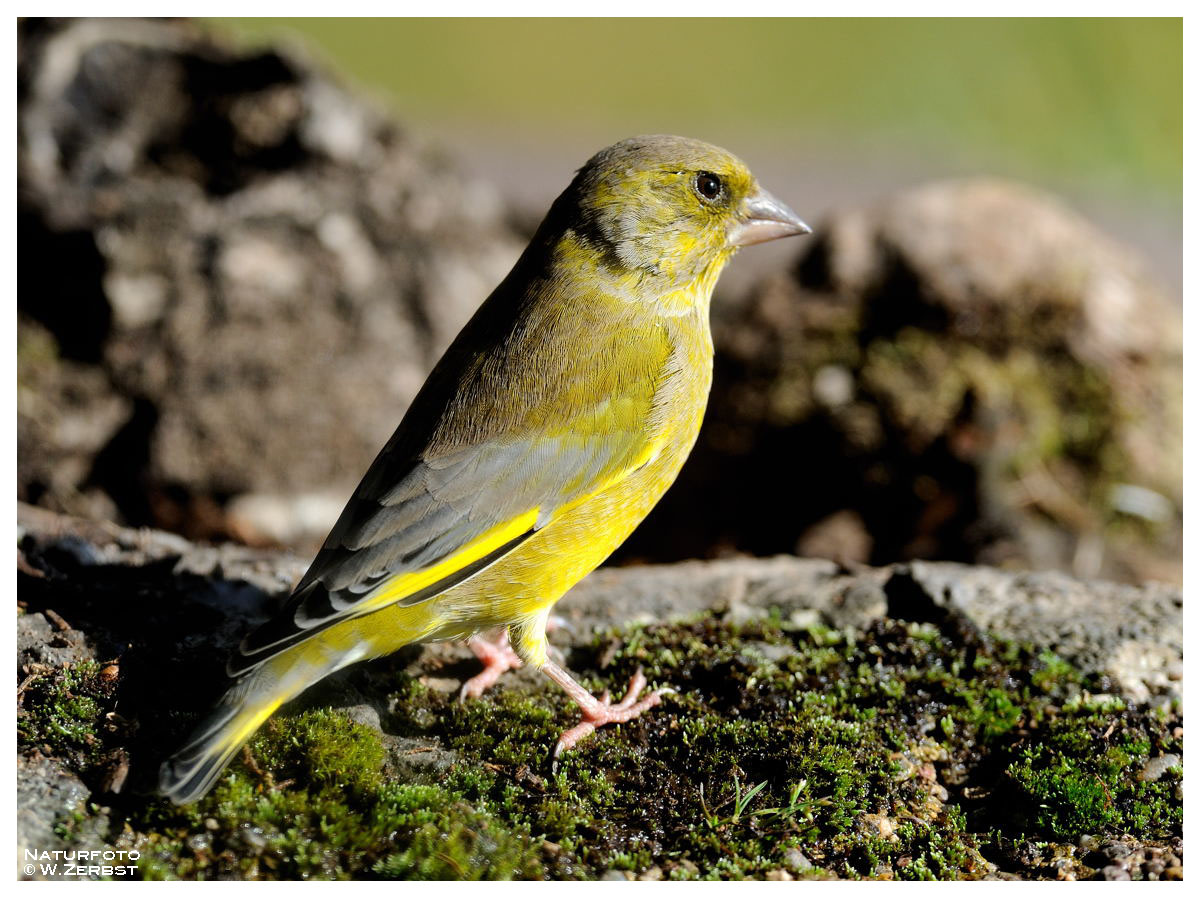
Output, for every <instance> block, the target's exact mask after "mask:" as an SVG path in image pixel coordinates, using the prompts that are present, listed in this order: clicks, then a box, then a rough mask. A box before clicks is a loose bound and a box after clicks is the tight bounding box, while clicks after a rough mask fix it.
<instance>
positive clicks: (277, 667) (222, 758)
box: [158, 655, 341, 804]
mask: <svg viewBox="0 0 1200 898" xmlns="http://www.w3.org/2000/svg"><path fill="white" fill-rule="evenodd" d="M285 659H286V660H285ZM339 666H341V665H339V664H336V663H332V662H329V663H319V662H318V663H314V662H313V661H310V660H308V659H303V658H299V659H298V658H295V657H294V656H293V657H291V658H288V656H287V655H284V656H281V657H279V658H276V659H272V660H271V661H268V662H267V663H265V664H263V665H262V666H261V667H258V668H256V669H255V670H253V671H250V672H249V673H247V674H246V675H245V676H244V677H243V678H242V679H241V680H240V681H239V682H238V683H236V684H235V685H234V686H233V687H232V688H231V689H230V690H229V691H228V692H226V693H225V695H224V696H223V697H222V698H221V700H220V702H218V703H217V707H216V708H215V709H213V712H212V713H211V714H210V715H209V716H208V717H206V718H205V719H204V720H203V722H201V724H200V725H199V726H198V727H197V728H196V729H195V731H194V732H193V733H192V735H191V737H190V738H189V739H188V741H187V744H186V745H184V746H183V747H182V748H181V749H179V751H177V752H176V753H175V754H174V755H172V756H171V757H170V758H168V759H167V760H166V761H164V762H163V764H162V767H160V768H159V772H158V791H159V793H160V794H162V795H165V796H166V797H167V798H170V799H171V801H173V802H175V804H188V803H189V802H193V801H196V800H197V799H199V798H203V797H204V795H205V794H207V793H208V791H209V789H211V788H212V787H213V784H214V783H215V782H216V781H217V777H219V776H220V775H221V771H223V770H224V769H225V766H226V765H227V764H228V763H229V762H230V761H231V760H232V759H233V756H234V754H235V753H236V752H237V750H238V749H239V748H241V747H242V746H243V745H244V744H245V743H246V742H247V740H249V739H250V737H251V736H253V735H254V734H255V732H257V730H258V728H259V727H260V726H262V725H263V723H265V722H266V720H267V718H268V717H270V716H271V715H272V714H273V713H275V710H276V709H277V708H278V707H279V706H280V705H282V704H283V703H284V702H286V701H288V700H289V699H291V698H293V697H295V696H296V695H298V694H299V693H300V692H302V691H303V690H304V689H306V688H307V687H308V686H309V685H311V684H313V683H315V682H316V681H317V680H319V679H321V678H322V677H324V676H325V675H326V674H328V673H331V672H332V671H333V670H334V669H336V668H337V667H339Z"/></svg>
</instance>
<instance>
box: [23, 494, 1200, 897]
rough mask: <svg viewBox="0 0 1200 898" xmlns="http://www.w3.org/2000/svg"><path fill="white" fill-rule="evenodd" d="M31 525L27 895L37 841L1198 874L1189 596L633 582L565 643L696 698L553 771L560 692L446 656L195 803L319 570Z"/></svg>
mask: <svg viewBox="0 0 1200 898" xmlns="http://www.w3.org/2000/svg"><path fill="white" fill-rule="evenodd" d="M18 525H19V528H18V537H19V551H18V571H19V572H18V602H19V610H18V619H17V633H18V659H17V668H18V671H17V675H18V712H17V713H18V858H19V863H20V864H21V867H22V870H23V871H24V872H23V873H22V874H21V875H24V876H25V877H26V878H29V876H30V873H29V870H28V869H25V863H26V862H25V861H24V860H23V859H24V858H25V856H26V851H27V850H29V851H33V852H35V853H38V854H40V853H42V852H53V851H84V850H97V849H99V850H105V849H108V850H111V851H114V852H117V851H123V852H126V855H124V857H132V856H133V853H134V852H136V854H137V858H136V863H135V864H134V866H135V867H136V869H135V870H132V871H128V872H129V873H130V874H131V875H135V876H140V877H142V878H183V879H200V878H204V879H213V878H223V879H231V878H259V879H268V878H278V879H295V878H313V879H325V878H367V877H371V878H378V877H383V878H388V877H402V878H510V877H521V878H629V879H633V878H641V879H655V878H670V879H689V878H742V877H753V878H768V879H790V878H802V877H804V878H835V877H836V878H885V879H887V878H993V879H994V878H1021V879H1077V878H1078V879H1082V878H1106V879H1128V878H1133V879H1174V878H1181V877H1182V872H1183V867H1182V856H1183V844H1182V754H1183V751H1182V745H1183V719H1182V710H1181V689H1182V675H1181V670H1182V668H1181V659H1182V595H1181V592H1180V591H1179V589H1178V588H1176V587H1172V586H1165V585H1157V584H1146V585H1142V586H1131V585H1118V584H1113V583H1105V582H1083V581H1079V580H1076V579H1072V578H1070V577H1067V576H1064V575H1061V574H1055V573H1028V572H1011V571H1004V570H997V569H991V568H982V567H971V566H966V565H958V564H944V563H923V562H918V563H911V564H906V565H894V566H890V567H881V568H870V567H846V566H841V565H838V564H834V563H832V562H828V561H822V560H814V559H801V558H791V557H777V558H771V559H761V560H751V559H734V560H725V561H714V562H703V563H702V562H692V563H683V564H677V565H668V566H647V567H629V568H608V569H603V570H601V571H598V572H596V573H595V574H593V575H592V576H591V577H590V578H588V579H587V580H586V581H585V582H584V583H582V584H580V586H579V587H577V588H576V589H575V590H574V591H572V593H570V594H569V595H568V597H567V598H566V599H564V601H563V602H562V603H561V604H560V605H559V606H558V610H559V611H560V612H561V614H562V616H563V618H564V621H565V626H563V627H561V628H559V629H558V630H556V631H555V632H554V634H553V635H552V641H554V643H555V644H556V646H557V648H558V650H559V651H561V652H562V653H563V655H564V656H565V658H566V660H567V663H568V664H569V665H570V666H571V667H572V668H573V669H574V670H575V671H576V672H577V673H578V674H579V675H580V676H581V678H582V680H583V682H584V683H585V684H586V685H587V686H588V687H589V688H592V689H595V690H597V691H599V690H601V689H604V688H608V687H611V688H613V689H614V690H619V689H621V688H622V684H623V682H624V681H625V680H626V679H627V678H628V677H629V676H630V675H631V674H632V672H633V671H634V670H635V669H636V668H637V667H641V668H643V670H644V671H645V672H646V675H647V676H648V677H649V679H650V681H651V684H652V685H654V686H657V687H669V688H670V689H671V690H673V693H672V694H671V695H669V696H668V697H667V698H666V699H665V700H664V703H663V705H662V706H661V707H660V708H658V709H655V711H654V712H653V713H651V714H649V715H647V716H646V717H644V718H642V719H639V720H637V721H634V722H631V723H629V724H625V725H622V726H620V727H613V728H609V729H606V730H603V731H601V732H600V733H598V734H597V735H595V736H593V737H592V738H591V739H590V740H589V741H588V742H585V743H584V744H583V745H581V746H580V748H579V749H578V750H577V751H575V752H573V753H571V754H570V755H568V756H566V757H565V758H564V759H563V760H562V762H561V763H560V764H559V765H558V766H557V768H556V769H552V767H551V764H550V758H549V749H550V746H551V745H552V744H553V742H554V739H555V737H556V735H557V733H558V732H559V731H561V730H562V729H563V728H564V727H565V726H568V725H569V724H570V722H571V721H572V720H573V717H574V714H575V712H574V710H573V708H572V707H571V706H570V703H569V702H568V701H567V700H566V698H565V697H564V696H563V695H561V694H560V693H559V692H558V691H556V690H555V689H554V688H553V687H552V686H550V685H549V684H548V683H547V682H544V681H543V678H540V677H538V676H537V675H536V674H533V673H532V672H529V671H519V672H517V673H516V674H512V675H509V678H508V679H506V680H504V681H502V683H501V684H500V685H499V686H498V687H497V688H496V689H495V690H494V692H493V693H491V694H489V695H488V696H486V697H485V698H484V699H481V700H479V701H474V702H468V703H466V704H459V703H458V702H457V700H456V694H457V690H458V687H459V686H460V684H461V682H462V681H463V679H464V678H466V677H468V676H470V675H471V673H473V671H474V669H475V668H474V665H473V662H472V661H471V660H470V659H469V656H468V653H466V652H465V651H464V650H463V649H461V647H457V646H428V647H424V648H420V649H416V648H414V649H410V650H405V651H402V652H400V653H398V654H397V655H396V656H393V657H392V658H389V659H384V660H382V661H378V662H372V663H370V664H365V665H360V666H358V667H356V668H353V669H351V670H348V671H346V672H344V673H343V674H341V675H339V676H337V677H335V678H333V679H332V680H330V681H327V682H325V683H323V684H321V685H320V686H318V687H316V688H315V689H313V690H311V691H310V692H309V693H308V694H306V695H305V696H303V697H302V698H301V699H300V700H298V701H297V702H295V703H293V704H292V705H290V706H288V707H287V708H285V709H284V711H283V712H281V713H280V714H278V715H276V718H275V719H274V720H272V721H271V722H270V723H268V725H267V726H266V727H264V729H263V731H262V732H261V733H260V734H259V735H258V736H257V737H256V738H255V739H254V740H253V742H252V743H251V745H250V746H249V747H248V749H247V750H246V751H245V752H244V753H243V755H242V757H241V758H240V759H239V760H238V761H237V762H235V764H234V765H233V767H231V769H230V771H229V772H228V773H227V774H226V775H225V776H224V777H223V779H222V781H221V782H220V784H219V786H218V787H217V789H216V790H215V791H214V792H213V794H211V795H210V796H208V797H207V798H206V799H204V800H203V801H202V802H200V803H198V804H196V805H194V806H190V807H186V808H175V807H173V806H170V805H167V804H164V803H163V802H162V801H160V800H159V799H157V798H155V797H153V796H152V795H151V794H150V791H149V786H150V784H151V783H152V780H153V771H154V769H155V768H156V766H157V764H158V762H159V761H160V760H161V758H162V757H163V756H164V755H165V754H167V753H169V751H170V750H171V749H172V748H173V747H174V746H175V745H176V744H177V742H178V741H179V740H180V739H181V738H182V737H183V735H184V733H185V731H186V730H187V729H188V728H189V726H190V725H191V724H193V723H194V722H195V719H196V718H197V716H198V715H199V714H200V713H201V712H202V711H203V710H204V708H205V707H206V705H207V704H208V703H209V702H210V701H212V699H213V698H214V697H215V695H216V694H217V693H218V692H220V690H221V688H222V685H223V683H222V674H221V668H222V667H223V662H224V656H225V654H226V653H227V652H228V651H229V649H230V648H231V647H232V645H233V644H234V643H235V642H236V641H237V639H238V638H240V635H241V634H242V633H243V632H244V631H245V629H246V628H248V627H249V626H251V625H253V624H254V623H256V622H257V621H259V620H261V619H263V618H264V617H265V616H266V615H267V614H269V613H270V611H271V609H272V608H273V607H274V606H275V604H276V603H278V602H279V601H281V600H282V598H283V597H284V596H285V595H286V593H287V590H288V587H289V585H290V584H291V583H292V582H293V581H294V579H295V578H296V577H297V576H298V575H299V574H300V573H301V572H302V569H303V566H304V563H303V561H302V560H301V559H298V558H296V557H295V556H291V555H288V554H284V553H276V552H269V551H262V550H253V549H247V548H242V547H236V546H219V547H212V546H204V545H198V544H193V543H190V542H187V541H185V540H183V539H181V538H180V537H178V536H174V535H170V534H166V533H162V532H157V531H150V530H129V529H123V528H119V527H116V526H111V525H105V524H99V523H95V522H87V521H82V520H79V519H75V518H68V517H63V516H59V515H56V514H53V513H51V512H48V511H45V510H42V509H37V508H33V507H30V506H25V505H19V506H18ZM29 869H34V868H29ZM61 873H62V871H61V870H59V871H58V874H57V875H61ZM50 875H53V874H51V873H49V872H48V871H47V872H45V873H43V871H42V869H41V866H40V865H39V866H38V867H37V872H35V873H34V874H33V876H34V877H36V878H42V877H43V876H50ZM101 875H103V874H101ZM117 875H119V874H117Z"/></svg>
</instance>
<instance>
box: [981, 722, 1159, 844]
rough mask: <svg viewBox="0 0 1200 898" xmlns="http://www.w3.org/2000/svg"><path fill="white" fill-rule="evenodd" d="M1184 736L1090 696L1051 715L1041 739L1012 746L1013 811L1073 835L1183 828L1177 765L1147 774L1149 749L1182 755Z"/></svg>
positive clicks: (1054, 832)
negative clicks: (1158, 774) (1155, 776)
mask: <svg viewBox="0 0 1200 898" xmlns="http://www.w3.org/2000/svg"><path fill="white" fill-rule="evenodd" d="M1182 750H1183V746H1182V740H1181V739H1179V738H1176V737H1174V736H1172V735H1170V734H1169V732H1168V731H1166V730H1164V729H1163V728H1161V727H1160V726H1156V725H1155V724H1154V721H1153V718H1152V717H1145V716H1142V715H1138V714H1131V713H1130V712H1129V711H1128V710H1127V709H1126V708H1125V707H1124V706H1123V705H1120V704H1118V705H1117V706H1116V707H1114V704H1113V703H1112V702H1085V703H1080V704H1077V705H1075V706H1074V707H1073V708H1071V709H1069V710H1066V711H1065V712H1064V713H1063V714H1062V716H1060V717H1057V718H1055V719H1053V720H1051V721H1049V723H1048V725H1047V726H1046V728H1045V732H1044V733H1040V734H1039V735H1038V738H1037V740H1036V741H1034V740H1025V741H1023V742H1022V743H1018V744H1017V745H1015V746H1013V747H1012V748H1010V749H1009V751H1008V755H1009V756H1010V757H1011V761H1010V763H1009V764H1008V765H1007V767H1006V769H1005V775H1006V777H1007V778H1008V781H1009V782H1010V783H1011V784H1012V785H1013V786H1015V787H1016V788H1015V789H1014V790H1013V793H1012V794H1013V798H1014V799H1015V814H1016V816H1017V818H1018V820H1019V822H1021V823H1023V824H1024V825H1026V826H1027V827H1029V828H1030V829H1031V830H1032V831H1033V832H1035V833H1037V834H1038V835H1042V836H1045V837H1050V838H1057V839H1063V838H1066V839H1071V838H1075V837H1078V836H1080V835H1085V834H1094V833H1096V832H1111V833H1119V832H1134V833H1139V834H1141V835H1143V836H1144V837H1145V836H1150V837H1153V836H1158V837H1165V836H1168V835H1171V834H1173V833H1175V832H1178V831H1179V830H1180V828H1181V827H1182V823H1183V809H1182V805H1181V802H1180V800H1179V798H1178V797H1177V796H1176V789H1177V787H1178V785H1179V782H1180V771H1179V770H1176V771H1170V770H1168V771H1167V772H1165V773H1164V774H1163V775H1162V776H1161V777H1160V778H1159V779H1157V780H1155V781H1146V780H1144V779H1143V778H1142V776H1141V771H1142V769H1143V767H1144V765H1145V764H1146V762H1147V761H1148V760H1150V758H1151V757H1152V756H1159V755H1164V754H1176V753H1178V754H1180V755H1182Z"/></svg>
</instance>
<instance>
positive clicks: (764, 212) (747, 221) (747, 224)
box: [729, 187, 812, 246]
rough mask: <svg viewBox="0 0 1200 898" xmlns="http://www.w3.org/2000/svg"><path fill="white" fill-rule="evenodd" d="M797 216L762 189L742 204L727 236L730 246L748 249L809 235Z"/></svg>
mask: <svg viewBox="0 0 1200 898" xmlns="http://www.w3.org/2000/svg"><path fill="white" fill-rule="evenodd" d="M811 233H812V228H810V227H809V226H808V225H806V224H805V223H804V222H803V221H801V220H800V216H799V215H797V214H796V213H795V212H793V211H792V210H791V209H789V208H788V207H787V206H785V205H784V204H783V203H782V202H781V201H780V200H777V199H776V198H775V197H773V196H771V194H769V193H767V191H765V190H763V189H762V188H761V187H760V188H759V189H758V191H757V192H756V193H752V194H751V195H750V196H748V197H746V199H745V200H744V201H743V202H742V207H741V209H740V210H739V212H738V221H737V223H736V224H735V225H734V226H733V228H732V229H731V230H730V232H729V245H730V246H750V245H751V244H753V243H765V242H766V241H768V240H777V239H779V238H780V237H791V236H792V235H793V234H811Z"/></svg>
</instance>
